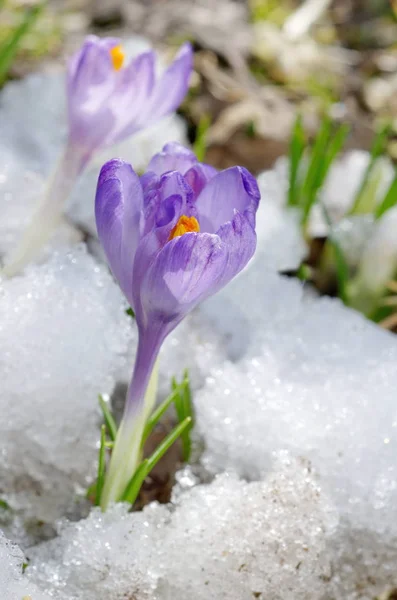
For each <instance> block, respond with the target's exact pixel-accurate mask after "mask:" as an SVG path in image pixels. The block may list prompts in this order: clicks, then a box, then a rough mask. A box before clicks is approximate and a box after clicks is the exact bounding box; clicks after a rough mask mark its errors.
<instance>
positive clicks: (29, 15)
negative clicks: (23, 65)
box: [0, 2, 45, 85]
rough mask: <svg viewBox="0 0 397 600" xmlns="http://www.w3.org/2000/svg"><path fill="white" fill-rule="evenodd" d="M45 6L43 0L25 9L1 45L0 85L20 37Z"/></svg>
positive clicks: (5, 75)
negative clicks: (17, 24)
mask: <svg viewBox="0 0 397 600" xmlns="http://www.w3.org/2000/svg"><path fill="white" fill-rule="evenodd" d="M44 6H45V2H43V3H41V4H37V5H36V6H32V8H30V9H29V10H26V11H25V15H24V17H23V19H22V21H21V23H20V25H19V26H18V27H17V29H16V30H15V31H13V33H12V34H11V35H10V37H9V39H8V41H7V42H6V43H5V44H4V45H3V47H2V48H1V50H0V85H2V84H3V83H4V80H5V78H6V77H7V73H8V71H9V70H10V67H11V64H12V61H13V60H14V58H15V54H16V52H17V50H18V47H19V45H20V42H21V40H22V38H23V37H24V36H25V35H26V34H27V33H28V32H29V31H30V29H31V28H32V27H33V25H34V23H35V21H36V19H37V17H38V16H39V15H40V13H41V11H42V10H43V8H44Z"/></svg>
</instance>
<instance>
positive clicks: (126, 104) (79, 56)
mask: <svg viewBox="0 0 397 600" xmlns="http://www.w3.org/2000/svg"><path fill="white" fill-rule="evenodd" d="M124 60H125V57H124V52H123V49H122V46H121V45H120V42H119V40H117V39H115V38H104V39H100V38H98V37H96V36H88V37H87V39H86V40H85V42H84V44H83V46H82V48H81V49H80V50H79V51H78V52H77V53H76V54H75V55H74V56H73V57H72V58H71V59H70V61H69V64H68V69H67V81H66V92H67V106H68V124H69V135H68V139H67V143H66V148H65V151H64V153H63V156H62V157H61V160H60V162H59V164H58V167H57V169H56V171H55V174H54V177H53V179H52V181H51V183H50V185H49V188H48V190H47V194H46V196H45V198H44V199H43V201H42V202H41V203H40V205H39V207H38V210H37V212H36V214H35V215H34V217H33V219H32V222H31V224H30V226H29V227H28V229H27V231H26V232H25V234H24V237H23V239H22V241H21V243H20V245H19V246H18V247H17V248H16V251H15V253H14V254H13V255H12V256H11V257H10V258H9V260H8V261H7V264H6V266H5V268H4V274H5V275H8V276H11V275H13V274H15V273H16V272H18V271H20V270H21V269H22V268H23V267H24V266H25V264H26V263H27V262H28V261H30V260H32V259H33V258H35V256H36V254H37V252H38V251H39V250H40V248H41V247H42V245H43V244H44V243H45V242H46V241H47V240H48V238H49V237H50V235H51V233H52V232H53V231H54V229H55V227H56V226H57V225H58V223H59V221H60V218H61V216H62V211H63V207H64V204H65V201H66V199H67V197H68V196H69V194H70V191H71V188H72V187H73V184H74V182H75V180H76V179H77V177H78V176H79V175H80V173H81V172H82V171H83V169H84V168H85V167H86V165H87V164H88V162H89V161H90V160H91V158H92V157H93V155H94V154H95V153H97V152H98V151H100V150H103V149H104V148H106V147H108V146H110V145H112V144H114V143H116V142H119V141H121V140H123V139H124V138H126V137H127V136H130V135H132V134H134V133H136V132H137V131H139V130H141V129H144V128H145V127H147V126H148V125H151V124H153V123H154V122H156V121H157V120H159V119H160V118H161V117H164V116H165V115H167V114H169V113H171V112H173V111H174V110H175V109H176V108H177V107H178V106H179V105H180V103H181V102H182V100H183V98H184V96H185V94H186V91H187V89H188V82H189V77H190V73H191V70H192V49H191V46H190V45H189V44H184V45H183V46H182V47H181V48H180V50H179V52H178V54H177V55H176V57H175V60H174V62H173V63H172V64H171V65H170V66H169V67H168V69H167V70H166V71H165V72H164V73H163V74H162V75H161V76H160V77H156V74H155V67H156V64H155V63H156V56H155V53H154V52H153V51H148V52H144V53H142V54H140V55H139V56H137V57H136V58H135V59H133V60H131V61H130V62H129V63H128V64H127V65H124Z"/></svg>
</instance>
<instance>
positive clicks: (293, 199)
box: [288, 115, 306, 206]
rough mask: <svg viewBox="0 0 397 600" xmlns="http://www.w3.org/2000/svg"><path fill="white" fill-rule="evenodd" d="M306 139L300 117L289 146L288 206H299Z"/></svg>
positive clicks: (294, 127) (296, 121)
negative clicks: (300, 170) (302, 160)
mask: <svg viewBox="0 0 397 600" xmlns="http://www.w3.org/2000/svg"><path fill="white" fill-rule="evenodd" d="M305 144H306V137H305V131H304V129H303V125H302V116H301V115H298V116H297V118H296V120H295V123H294V126H293V128H292V132H291V140H290V144H289V153H288V155H289V187H288V206H297V204H298V199H299V181H298V173H299V165H300V163H301V159H302V156H303V153H304V150H305Z"/></svg>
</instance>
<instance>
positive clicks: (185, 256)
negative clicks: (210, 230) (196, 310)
mask: <svg viewBox="0 0 397 600" xmlns="http://www.w3.org/2000/svg"><path fill="white" fill-rule="evenodd" d="M226 263H227V251H226V248H225V246H224V245H223V244H222V243H221V240H220V238H219V237H218V236H217V235H213V234H212V235H211V234H207V233H204V234H201V233H186V234H185V235H182V236H180V237H177V238H175V239H173V240H171V241H169V242H168V243H167V244H166V245H165V246H164V247H163V249H162V250H161V251H160V252H159V253H158V254H157V256H156V258H155V259H154V261H153V262H152V263H151V265H150V267H149V268H148V270H147V272H146V274H145V277H144V278H143V279H142V281H141V282H140V297H141V307H142V312H143V314H141V315H140V317H141V320H143V326H144V327H145V326H148V324H150V327H151V326H152V325H153V323H155V322H157V323H159V322H160V323H163V325H164V327H165V328H166V329H168V330H171V329H172V328H173V327H175V326H176V325H177V323H179V321H180V320H181V319H182V318H183V317H184V316H185V315H186V314H187V313H188V312H189V311H190V310H191V309H192V308H193V307H194V306H195V305H196V304H197V303H198V302H200V301H201V300H203V299H204V298H206V297H208V296H209V295H211V294H212V293H213V290H214V287H216V284H217V282H218V280H219V279H220V277H221V275H222V272H223V271H224V268H225V266H226Z"/></svg>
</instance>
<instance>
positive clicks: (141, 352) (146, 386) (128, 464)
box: [101, 334, 162, 511]
mask: <svg viewBox="0 0 397 600" xmlns="http://www.w3.org/2000/svg"><path fill="white" fill-rule="evenodd" d="M161 342H162V340H160V339H158V338H156V336H147V335H145V334H143V335H140V336H139V344H138V350H137V355H136V360H135V367H134V373H133V376H132V380H131V384H130V386H129V388H128V394H127V402H126V405H125V409H124V415H123V418H122V420H121V423H120V427H119V429H118V431H117V437H116V440H115V444H114V447H113V451H112V456H111V459H110V462H109V467H108V470H107V474H106V479H105V485H104V488H103V493H102V498H101V508H102V510H103V511H104V510H106V508H107V507H108V505H109V503H110V502H118V501H120V500H121V499H122V497H123V495H124V492H125V489H126V487H127V484H128V483H129V481H130V479H131V477H132V476H133V474H134V472H135V470H136V468H137V466H138V463H139V460H140V453H141V441H142V435H143V431H144V429H145V425H146V422H147V420H148V418H149V416H150V414H151V412H152V410H153V407H154V405H155V401H156V393H157V380H158V364H157V356H158V352H159V350H160V346H161Z"/></svg>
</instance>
